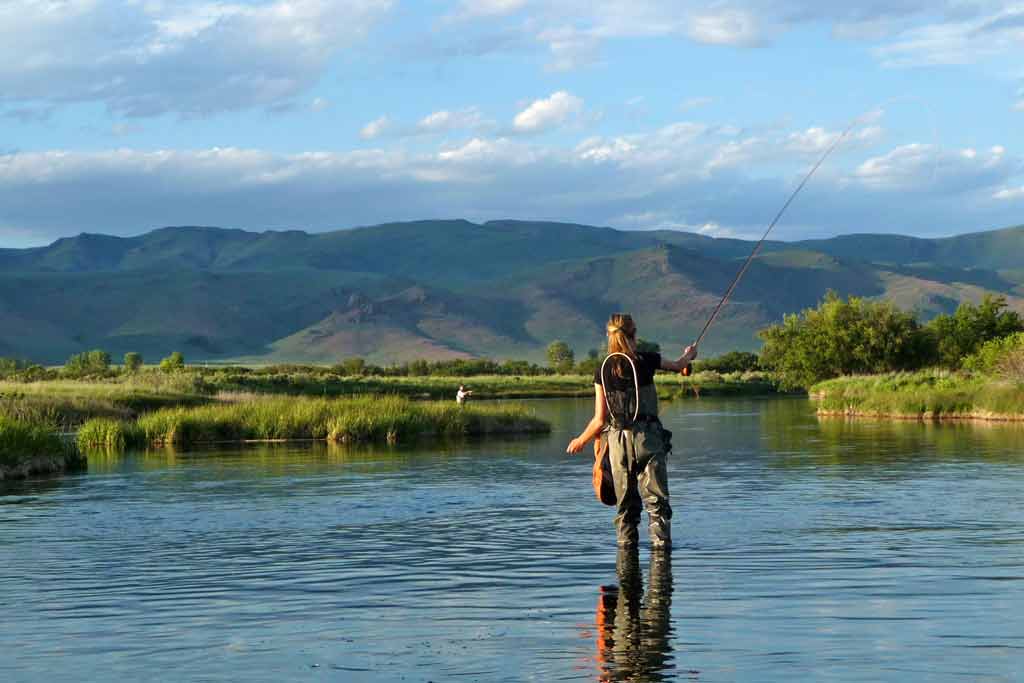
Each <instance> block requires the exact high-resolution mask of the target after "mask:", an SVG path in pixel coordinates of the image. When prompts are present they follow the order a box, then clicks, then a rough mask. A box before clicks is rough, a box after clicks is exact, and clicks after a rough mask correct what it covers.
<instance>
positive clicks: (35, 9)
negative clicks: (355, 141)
mask: <svg viewBox="0 0 1024 683" xmlns="http://www.w3.org/2000/svg"><path fill="white" fill-rule="evenodd" d="M392 4H393V0H253V1H252V2H245V3H238V2H230V3H229V2H216V1H209V0H177V1H175V2H161V1H159V0H150V1H146V2H141V1H135V0H132V1H130V2H125V1H122V0H64V1H63V2H56V1H49V0H47V1H41V0H6V1H5V2H3V3H0V103H3V102H7V103H16V102H34V103H49V104H66V103H74V102H99V103H103V104H105V105H106V106H107V107H108V108H109V109H110V110H112V111H113V112H115V113H118V114H121V115H125V116H155V115H159V114H163V113H166V112H177V113H180V114H183V115H188V116H197V115H206V114H211V113H215V112H220V111H228V110H236V109H243V108H250V107H266V108H270V107H274V106H280V105H281V104H282V103H284V102H287V101H288V100H290V99H292V98H294V97H295V96H297V95H299V94H301V93H302V92H304V91H306V90H308V89H309V88H310V87H311V86H312V85H313V84H314V83H315V81H316V79H317V78H319V77H320V75H321V74H322V72H323V70H324V68H325V67H326V64H327V62H328V60H329V59H330V58H331V56H332V55H334V54H335V53H337V52H338V51H339V50H343V49H346V48H348V47H351V46H352V45H353V44H355V43H356V42H358V41H360V40H361V39H362V38H363V37H364V36H365V35H366V33H367V31H368V30H369V29H370V28H371V27H372V26H373V25H374V24H375V23H376V22H377V21H378V20H379V19H380V18H381V17H382V16H383V15H384V14H385V13H386V12H387V11H388V10H389V9H390V7H391V5H392Z"/></svg>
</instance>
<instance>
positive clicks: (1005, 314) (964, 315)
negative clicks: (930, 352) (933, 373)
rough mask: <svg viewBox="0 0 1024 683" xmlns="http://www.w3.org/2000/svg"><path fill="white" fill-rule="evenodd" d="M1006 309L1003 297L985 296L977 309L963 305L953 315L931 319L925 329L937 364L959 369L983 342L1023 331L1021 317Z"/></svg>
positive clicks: (968, 304) (969, 304)
mask: <svg viewBox="0 0 1024 683" xmlns="http://www.w3.org/2000/svg"><path fill="white" fill-rule="evenodd" d="M1005 309H1006V297H1003V296H992V295H991V294H986V295H985V298H984V299H982V301H981V303H980V304H979V305H977V306H975V305H974V304H972V303H970V302H965V303H962V304H960V306H959V307H958V308H957V309H956V312H955V313H953V314H952V315H945V314H944V315H939V316H936V317H935V318H933V319H932V321H931V322H930V323H928V325H927V330H928V332H929V333H930V334H931V336H932V338H933V343H934V345H935V349H936V354H937V359H936V360H937V361H938V363H939V364H941V365H943V366H945V367H947V368H959V367H960V366H961V364H962V363H963V362H964V360H965V359H966V358H967V357H968V356H970V355H971V354H973V353H976V352H977V351H978V350H979V349H980V348H981V346H982V345H983V344H984V343H985V342H988V341H991V340H993V339H1000V338H1002V337H1007V336H1009V335H1011V334H1013V333H1014V332H1021V331H1024V320H1022V319H1021V316H1020V315H1019V314H1018V313H1016V312H1014V311H1008V310H1005Z"/></svg>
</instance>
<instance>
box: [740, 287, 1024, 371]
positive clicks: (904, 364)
mask: <svg viewBox="0 0 1024 683" xmlns="http://www.w3.org/2000/svg"><path fill="white" fill-rule="evenodd" d="M1020 332H1024V320H1022V318H1021V316H1020V314H1018V313H1016V312H1015V311H1011V310H1007V304H1006V298H1005V297H1002V296H991V295H988V296H985V298H984V299H983V300H982V301H981V303H980V304H973V303H970V302H965V303H962V304H960V306H959V307H958V308H957V309H956V311H955V312H954V313H951V314H942V315H938V316H936V317H935V318H932V319H931V320H930V321H929V322H927V323H924V324H922V323H921V322H919V321H918V319H917V316H915V315H914V314H913V313H910V312H907V311H903V310H900V309H899V308H897V307H896V306H894V305H892V304H891V303H888V302H885V301H870V300H868V299H864V298H861V297H855V296H851V297H849V298H848V299H843V298H841V297H840V296H839V295H837V294H836V293H835V292H829V293H828V294H827V295H826V296H825V299H824V301H822V302H821V304H819V305H818V306H817V307H816V308H810V309H806V310H804V311H803V312H801V313H794V314H791V315H787V316H785V318H784V319H783V321H782V323H781V324H778V325H772V326H770V327H768V328H766V329H763V330H761V331H760V333H759V336H760V338H761V339H762V341H763V342H764V346H763V347H762V350H761V355H760V363H761V365H762V366H763V367H764V368H765V369H766V370H768V371H770V372H771V373H772V374H773V375H774V377H775V378H776V380H777V381H778V382H779V384H780V385H781V386H782V388H783V389H799V388H807V387H810V386H811V385H813V384H815V383H817V382H820V381H823V380H826V379H831V378H833V377H839V376H841V375H854V374H875V373H882V372H894V371H900V370H906V371H910V370H920V369H922V368H926V367H941V368H947V369H950V370H959V369H967V370H971V369H979V368H980V365H979V362H978V361H976V360H975V359H976V357H977V354H979V353H980V352H982V351H983V349H984V348H985V347H986V344H991V343H993V342H996V341H998V340H1004V339H1007V338H1010V337H1012V336H1013V335H1015V334H1016V333H1020ZM1022 348H1024V345H1022ZM991 354H997V351H991V352H990V355H991ZM991 362H992V363H994V362H995V361H991Z"/></svg>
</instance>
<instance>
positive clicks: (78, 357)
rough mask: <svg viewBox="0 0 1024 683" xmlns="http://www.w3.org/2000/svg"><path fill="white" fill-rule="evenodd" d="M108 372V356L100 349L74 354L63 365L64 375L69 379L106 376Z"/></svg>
mask: <svg viewBox="0 0 1024 683" xmlns="http://www.w3.org/2000/svg"><path fill="white" fill-rule="evenodd" d="M109 370H110V354H109V353H107V352H106V351H104V350H102V349H93V350H92V351H86V352H85V353H76V354H75V355H73V356H71V357H70V358H68V360H67V362H65V363H64V373H65V374H66V375H69V376H71V377H85V376H96V375H100V376H102V375H106V374H107V372H108V371H109Z"/></svg>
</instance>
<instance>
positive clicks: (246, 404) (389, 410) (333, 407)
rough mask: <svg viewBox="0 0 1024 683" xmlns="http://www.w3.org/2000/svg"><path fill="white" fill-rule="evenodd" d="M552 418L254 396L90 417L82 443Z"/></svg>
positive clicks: (395, 429)
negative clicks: (122, 416)
mask: <svg viewBox="0 0 1024 683" xmlns="http://www.w3.org/2000/svg"><path fill="white" fill-rule="evenodd" d="M550 429H551V425H550V424H549V423H548V422H546V421H544V420H541V419H539V418H537V417H536V416H535V415H534V413H533V412H532V411H531V410H529V409H527V408H526V407H524V406H507V405H467V406H461V407H460V406H457V405H455V403H454V402H444V403H437V402H428V401H412V400H409V399H408V398H404V397H400V396H376V397H359V398H342V399H314V398H305V397H300V398H292V397H289V398H282V397H276V398H260V397H256V398H248V399H246V400H244V401H236V402H222V403H218V404H215V405H207V406H198V407H192V408H172V409H162V410H157V411H154V412H151V413H147V414H145V415H142V416H140V417H139V418H138V419H136V420H134V421H123V420H109V419H105V418H101V419H97V420H90V421H89V422H86V423H85V424H84V425H82V428H81V430H80V431H79V434H78V445H79V447H80V448H81V449H83V450H89V449H92V448H104V449H108V448H114V449H120V448H130V447H145V446H149V445H175V446H195V445H200V444H212V443H229V442H245V441H282V440H298V439H303V440H327V441H333V442H338V443H374V442H376V443H392V444H393V443H403V442H406V441H411V440H415V439H420V438H425V437H464V436H485V435H506V434H538V433H547V432H548V431H550Z"/></svg>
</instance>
